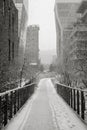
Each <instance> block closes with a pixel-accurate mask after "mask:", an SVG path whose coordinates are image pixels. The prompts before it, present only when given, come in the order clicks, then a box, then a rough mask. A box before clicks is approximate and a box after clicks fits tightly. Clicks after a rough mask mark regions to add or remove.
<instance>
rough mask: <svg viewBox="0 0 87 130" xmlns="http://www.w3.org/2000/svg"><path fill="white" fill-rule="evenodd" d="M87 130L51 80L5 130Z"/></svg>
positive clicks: (44, 81)
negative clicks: (57, 91)
mask: <svg viewBox="0 0 87 130" xmlns="http://www.w3.org/2000/svg"><path fill="white" fill-rule="evenodd" d="M28 129H29V130H87V127H86V125H85V124H84V123H83V122H81V120H80V119H79V118H78V117H77V116H76V114H75V113H74V112H73V111H72V110H71V108H70V107H69V106H68V105H67V104H66V103H65V102H64V100H63V99H62V98H61V97H60V96H59V95H58V94H57V93H56V91H55V89H54V86H53V84H52V82H51V80H50V79H49V78H47V79H41V80H40V82H39V84H38V89H37V90H36V92H35V94H34V95H33V96H32V98H31V99H29V100H28V101H27V103H26V104H25V107H24V108H23V109H22V110H21V111H20V112H19V113H18V114H17V115H16V116H15V118H14V119H12V121H11V122H10V123H9V124H8V125H7V127H6V128H5V130H28Z"/></svg>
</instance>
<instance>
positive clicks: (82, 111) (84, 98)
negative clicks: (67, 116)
mask: <svg viewBox="0 0 87 130" xmlns="http://www.w3.org/2000/svg"><path fill="white" fill-rule="evenodd" d="M56 90H57V93H58V94H59V95H60V96H61V97H62V98H63V99H64V100H65V101H66V102H67V103H68V105H70V106H71V108H73V110H74V111H76V112H77V114H78V115H79V116H80V117H81V118H82V119H83V120H85V119H86V118H87V117H86V116H87V115H86V111H87V90H85V89H79V88H73V87H68V86H66V85H63V84H59V83H56Z"/></svg>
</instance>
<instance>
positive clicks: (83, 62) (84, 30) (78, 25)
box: [70, 0, 87, 82]
mask: <svg viewBox="0 0 87 130" xmlns="http://www.w3.org/2000/svg"><path fill="white" fill-rule="evenodd" d="M77 13H79V14H80V17H79V18H78V19H77V22H75V23H74V26H73V30H72V33H71V35H70V41H71V42H70V48H71V50H70V61H71V68H70V70H71V71H73V72H74V75H76V76H77V79H78V80H81V82H82V80H84V78H87V77H86V75H87V67H86V66H87V1H85V0H84V1H82V3H81V4H80V6H79V8H78V10H77Z"/></svg>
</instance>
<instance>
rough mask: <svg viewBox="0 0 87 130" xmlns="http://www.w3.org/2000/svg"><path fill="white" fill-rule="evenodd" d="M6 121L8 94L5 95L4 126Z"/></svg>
mask: <svg viewBox="0 0 87 130" xmlns="http://www.w3.org/2000/svg"><path fill="white" fill-rule="evenodd" d="M7 121H8V94H6V95H5V102H4V126H5V125H6V124H7Z"/></svg>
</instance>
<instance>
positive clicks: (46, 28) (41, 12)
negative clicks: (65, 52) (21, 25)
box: [28, 0, 56, 50]
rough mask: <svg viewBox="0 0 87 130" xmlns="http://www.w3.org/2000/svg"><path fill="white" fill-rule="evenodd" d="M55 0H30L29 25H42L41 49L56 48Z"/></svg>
mask: <svg viewBox="0 0 87 130" xmlns="http://www.w3.org/2000/svg"><path fill="white" fill-rule="evenodd" d="M54 1H55V0H29V23H28V24H29V25H31V24H38V25H39V26H40V36H39V37H40V42H39V43H40V50H48V49H55V48H56V30H55V18H54Z"/></svg>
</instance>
